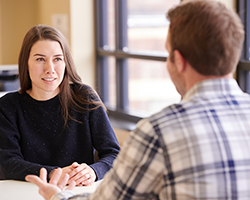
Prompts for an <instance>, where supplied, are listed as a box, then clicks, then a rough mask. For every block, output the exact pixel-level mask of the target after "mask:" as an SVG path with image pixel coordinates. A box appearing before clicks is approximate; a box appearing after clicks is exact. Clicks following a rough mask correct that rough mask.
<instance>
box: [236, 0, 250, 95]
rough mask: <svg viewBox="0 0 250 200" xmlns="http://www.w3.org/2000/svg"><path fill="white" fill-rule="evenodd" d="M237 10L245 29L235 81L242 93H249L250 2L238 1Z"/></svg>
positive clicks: (246, 0) (245, 0)
mask: <svg viewBox="0 0 250 200" xmlns="http://www.w3.org/2000/svg"><path fill="white" fill-rule="evenodd" d="M237 4H238V5H237V10H238V14H239V15H240V18H241V20H242V23H243V25H244V27H245V41H244V44H243V49H242V54H241V59H240V62H239V64H238V67H237V81H238V83H239V85H240V87H241V88H242V90H243V91H245V92H247V93H250V1H248V0H238V1H237Z"/></svg>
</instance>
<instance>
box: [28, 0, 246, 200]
mask: <svg viewBox="0 0 250 200" xmlns="http://www.w3.org/2000/svg"><path fill="white" fill-rule="evenodd" d="M168 19H169V20H170V27H169V33H168V36H167V41H166V49H167V51H168V52H169V58H168V59H167V68H168V71H169V74H170V76H171V79H172V81H173V83H174V84H175V86H176V89H177V90H178V92H179V93H180V94H181V95H182V97H183V98H182V101H181V102H180V103H179V104H174V105H171V106H169V107H166V108H165V109H163V110H162V111H161V112H159V113H156V114H155V115H153V116H151V117H149V118H147V119H143V120H141V121H140V122H139V123H138V126H137V128H136V129H135V130H134V131H133V132H132V133H131V134H130V136H129V138H128V139H127V140H126V142H125V144H124V145H123V147H122V150H121V152H120V153H119V155H118V157H117V159H116V160H115V161H114V167H113V169H111V170H110V171H109V172H108V173H107V174H106V176H105V177H104V179H103V181H102V183H101V184H100V186H99V187H98V188H97V190H96V192H95V193H93V194H91V195H90V196H89V197H87V196H88V195H86V194H85V195H80V196H74V197H72V198H71V199H88V198H89V199H91V200H92V199H103V200H110V199H177V200H180V199H181V200H183V199H185V200H189V199H220V200H223V199H249V198H250V190H249V186H250V153H249V152H250V96H249V95H248V94H245V93H243V92H242V91H241V90H240V88H239V87H238V85H237V82H236V81H235V80H234V79H233V73H234V72H235V68H236V65H237V63H238V61H239V58H240V54H241V48H242V43H243V38H244V31H243V26H242V24H241V21H240V19H239V17H238V16H237V15H236V14H235V13H234V12H233V11H229V10H228V9H226V7H225V6H224V5H222V4H220V3H218V2H213V1H188V2H185V3H182V4H181V5H179V6H177V7H176V8H174V9H172V10H170V11H169V12H168ZM60 173H61V170H60V169H58V170H57V171H56V173H55V175H56V176H54V177H53V179H51V180H50V182H51V183H50V184H48V183H47V181H46V171H44V169H42V170H41V175H40V177H41V178H40V179H39V178H38V177H35V176H28V177H27V179H26V180H27V181H31V182H33V183H35V184H37V185H38V186H39V187H40V193H41V194H42V195H43V196H44V197H45V198H47V199H50V198H51V196H52V195H54V194H55V193H57V194H55V195H54V196H53V198H52V199H53V200H57V199H64V197H65V199H67V198H68V197H69V196H73V194H72V193H71V192H70V191H68V190H66V191H61V189H60V188H63V186H64V185H65V183H66V182H67V177H64V179H63V178H62V177H61V178H60ZM56 184H58V186H56ZM73 186H74V183H72V184H70V185H69V189H71V188H72V187H73ZM58 192H59V193H58Z"/></svg>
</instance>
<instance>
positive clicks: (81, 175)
mask: <svg viewBox="0 0 250 200" xmlns="http://www.w3.org/2000/svg"><path fill="white" fill-rule="evenodd" d="M95 179H96V174H95V172H94V170H93V169H92V168H91V167H89V166H88V165H86V164H84V163H83V164H81V165H80V166H78V167H77V168H75V169H74V170H73V171H72V172H71V173H70V179H69V182H68V183H71V182H72V181H75V182H76V185H77V186H79V185H83V183H84V185H85V184H87V185H90V184H92V183H93V182H94V181H95Z"/></svg>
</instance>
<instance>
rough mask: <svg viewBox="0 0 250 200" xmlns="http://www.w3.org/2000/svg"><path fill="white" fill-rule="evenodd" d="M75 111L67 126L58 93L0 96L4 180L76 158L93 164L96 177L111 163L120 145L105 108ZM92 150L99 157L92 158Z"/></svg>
mask: <svg viewBox="0 0 250 200" xmlns="http://www.w3.org/2000/svg"><path fill="white" fill-rule="evenodd" d="M72 115H73V116H74V118H75V119H77V120H78V121H80V122H81V123H79V122H76V121H74V120H70V121H69V122H68V126H66V127H65V128H63V125H64V119H63V117H62V114H61V105H60V101H59V97H58V96H56V97H54V98H52V99H50V100H47V101H37V100H35V99H33V98H31V97H30V96H29V95H28V94H27V93H24V94H19V93H18V92H14V93H9V94H7V95H5V96H4V97H2V98H1V99H0V167H1V169H2V172H3V174H4V176H5V178H6V179H14V180H24V178H25V176H26V175H27V174H35V175H39V170H40V168H41V167H45V168H46V169H47V170H48V173H50V172H51V171H52V170H53V169H54V168H57V167H65V166H69V165H71V164H72V163H73V162H78V163H86V164H88V165H89V166H91V167H92V168H93V169H94V171H95V173H96V175H97V180H99V179H102V178H103V176H104V175H105V173H106V172H107V171H108V170H109V169H110V168H111V167H112V164H113V161H114V159H115V158H116V156H117V154H118V152H119V149H120V147H119V144H118V141H117V138H116V136H115V133H114V131H113V129H112V127H111V125H110V122H109V119H108V117H107V114H106V112H105V110H104V109H103V108H102V107H99V108H98V109H95V110H93V111H86V112H84V113H82V112H76V111H73V113H72ZM94 150H96V151H97V152H98V156H99V161H97V162H96V163H94V156H93V154H94Z"/></svg>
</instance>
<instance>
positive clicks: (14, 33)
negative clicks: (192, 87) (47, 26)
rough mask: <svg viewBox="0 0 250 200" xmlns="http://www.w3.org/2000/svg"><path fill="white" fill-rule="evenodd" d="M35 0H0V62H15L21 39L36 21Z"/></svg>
mask: <svg viewBox="0 0 250 200" xmlns="http://www.w3.org/2000/svg"><path fill="white" fill-rule="evenodd" d="M36 12H37V1H34V0H22V1H20V0H1V6H0V20H1V21H0V30H1V35H0V44H1V46H0V48H1V50H0V53H1V56H0V64H16V63H17V60H18V55H19V49H20V46H21V43H22V39H23V37H24V35H25V33H26V32H27V30H28V29H29V28H30V27H31V26H33V25H35V24H36V23H37V18H36Z"/></svg>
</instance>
